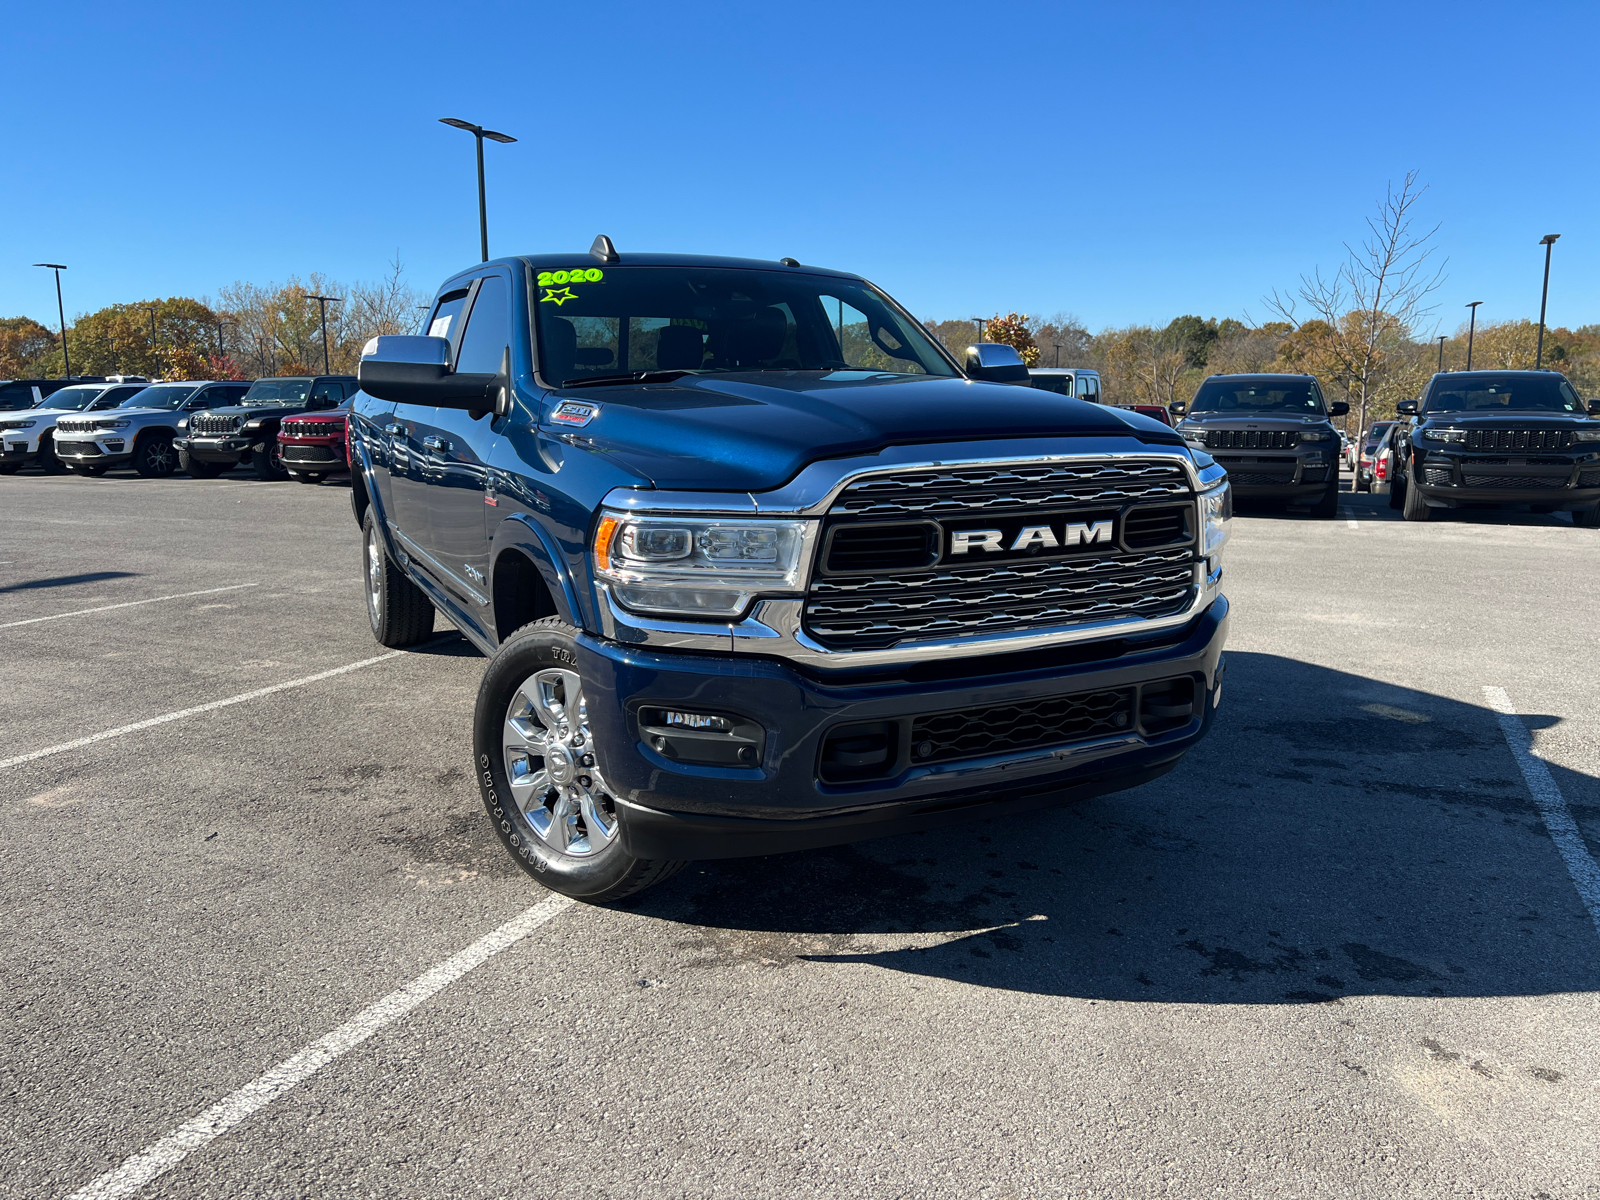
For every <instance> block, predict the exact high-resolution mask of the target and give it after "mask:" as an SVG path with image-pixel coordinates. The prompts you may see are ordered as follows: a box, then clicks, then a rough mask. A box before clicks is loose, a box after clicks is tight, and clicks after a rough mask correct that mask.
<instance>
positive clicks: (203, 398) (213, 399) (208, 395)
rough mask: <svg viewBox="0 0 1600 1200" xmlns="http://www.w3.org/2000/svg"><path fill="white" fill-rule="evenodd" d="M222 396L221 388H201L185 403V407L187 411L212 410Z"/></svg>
mask: <svg viewBox="0 0 1600 1200" xmlns="http://www.w3.org/2000/svg"><path fill="white" fill-rule="evenodd" d="M221 394H222V389H221V388H201V389H200V390H199V391H198V392H196V393H195V394H194V395H192V396H190V397H189V399H188V400H186V401H185V402H184V405H183V407H184V408H186V409H195V408H211V407H213V406H214V405H216V404H217V402H218V397H219V396H220V395H221Z"/></svg>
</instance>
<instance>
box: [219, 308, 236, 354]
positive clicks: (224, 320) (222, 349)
mask: <svg viewBox="0 0 1600 1200" xmlns="http://www.w3.org/2000/svg"><path fill="white" fill-rule="evenodd" d="M224 325H232V326H233V327H234V328H236V329H237V328H238V326H239V322H237V321H232V320H229V319H228V318H227V317H218V318H217V357H218V358H221V357H222V356H223V355H225V354H226V353H227V352H228V347H227V343H225V342H224V341H223V340H222V327H223V326H224Z"/></svg>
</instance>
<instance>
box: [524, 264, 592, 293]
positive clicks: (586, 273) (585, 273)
mask: <svg viewBox="0 0 1600 1200" xmlns="http://www.w3.org/2000/svg"><path fill="white" fill-rule="evenodd" d="M605 277H606V273H605V272H604V271H602V270H601V269H600V268H599V267H587V268H585V267H573V268H572V270H570V271H540V272H539V277H538V280H537V283H538V286H539V287H542V288H547V287H560V286H561V285H562V284H563V283H599V282H600V281H601V280H603V279H605Z"/></svg>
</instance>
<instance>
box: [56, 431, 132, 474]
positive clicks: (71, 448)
mask: <svg viewBox="0 0 1600 1200" xmlns="http://www.w3.org/2000/svg"><path fill="white" fill-rule="evenodd" d="M55 447H56V457H57V458H59V459H60V460H61V461H62V462H70V463H93V464H96V465H98V466H102V467H114V466H117V465H119V464H121V463H124V462H127V461H128V460H129V459H131V458H132V457H133V439H131V438H125V437H115V438H112V437H104V438H102V437H91V436H90V435H88V434H82V433H80V434H62V433H57V434H56V443H55Z"/></svg>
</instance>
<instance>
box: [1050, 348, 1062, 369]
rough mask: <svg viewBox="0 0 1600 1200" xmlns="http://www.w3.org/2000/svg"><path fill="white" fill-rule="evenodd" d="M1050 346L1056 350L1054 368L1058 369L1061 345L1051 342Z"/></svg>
mask: <svg viewBox="0 0 1600 1200" xmlns="http://www.w3.org/2000/svg"><path fill="white" fill-rule="evenodd" d="M1050 344H1051V345H1052V346H1054V347H1055V348H1056V366H1058V367H1059V366H1060V365H1061V343H1060V342H1051V343H1050Z"/></svg>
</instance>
